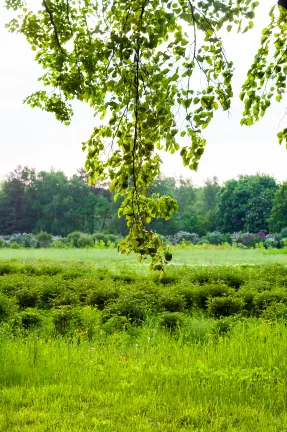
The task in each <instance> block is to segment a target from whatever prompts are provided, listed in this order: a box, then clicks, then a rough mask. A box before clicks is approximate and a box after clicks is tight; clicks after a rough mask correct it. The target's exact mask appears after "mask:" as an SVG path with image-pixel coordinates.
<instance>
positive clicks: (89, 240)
mask: <svg viewBox="0 0 287 432" xmlns="http://www.w3.org/2000/svg"><path fill="white" fill-rule="evenodd" d="M77 245H78V247H79V248H89V247H93V246H94V239H93V236H91V235H82V236H81V237H80V238H79V239H78V241H77Z"/></svg>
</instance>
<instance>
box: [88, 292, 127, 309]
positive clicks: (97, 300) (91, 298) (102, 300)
mask: <svg viewBox="0 0 287 432" xmlns="http://www.w3.org/2000/svg"><path fill="white" fill-rule="evenodd" d="M118 296H119V293H118V292H117V291H116V290H115V289H112V288H109V287H105V286H103V287H99V288H97V289H94V290H92V291H90V292H89V293H88V295H87V298H86V303H87V304H88V305H90V306H96V307H97V308H98V309H99V310H103V309H104V308H105V306H106V305H107V304H108V303H109V302H111V301H113V300H115V299H116V298H118Z"/></svg>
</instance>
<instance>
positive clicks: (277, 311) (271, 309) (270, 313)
mask: <svg viewBox="0 0 287 432" xmlns="http://www.w3.org/2000/svg"><path fill="white" fill-rule="evenodd" d="M261 317H262V318H264V319H266V320H272V321H273V320H277V319H280V318H284V319H287V305H286V304H283V303H273V304H270V305H269V306H267V308H266V309H265V310H264V311H263V312H262V314H261Z"/></svg>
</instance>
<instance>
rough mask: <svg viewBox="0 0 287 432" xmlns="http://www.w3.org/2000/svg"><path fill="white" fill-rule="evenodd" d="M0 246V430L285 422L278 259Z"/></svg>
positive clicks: (284, 283) (285, 358) (284, 298)
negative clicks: (156, 261) (157, 260)
mask: <svg viewBox="0 0 287 432" xmlns="http://www.w3.org/2000/svg"><path fill="white" fill-rule="evenodd" d="M0 252H1V253H3V254H2V256H1V259H0V431H1V432H2V431H3V432H4V431H5V432H6V431H7V432H16V431H17V432H18V431H21V432H22V431H23V432H28V431H29V432H30V431H31V432H40V431H43V432H44V431H59V432H60V431H72V432H74V431H75V432H76V431H99V432H124V431H135V432H138V431H162V432H164V431H170V432H173V431H179V432H181V431H183V432H185V431H200V432H201V431H202V432H221V431H227V432H229V431H230V432H231V431H232V432H234V431H240V432H241V431H244V432H245V431H246V432H247V431H248V432H249V431H258V432H265V431H266V432H267V431H268V432H269V431H271V432H273V431H274V432H275V431H276V432H277V431H278V432H279V431H285V430H287V414H286V412H287V411H286V408H287V407H286V404H287V378H286V377H287V329H286V318H287V267H286V257H287V256H286V255H284V254H272V253H266V252H264V251H262V250H252V251H251V250H243V251H241V250H233V249H229V250H226V249H220V248H217V249H216V248H214V249H208V250H204V249H201V250H196V249H186V250H184V249H177V250H174V262H175V264H177V265H171V266H169V267H168V269H167V271H166V275H165V276H164V278H162V279H160V278H159V275H158V274H156V273H150V272H149V271H148V269H147V268H146V266H139V265H136V263H135V261H136V260H135V258H134V257H120V258H119V259H118V257H117V254H116V252H115V251H114V250H49V249H47V250H4V251H0ZM181 264H182V265H181ZM187 264H192V265H187Z"/></svg>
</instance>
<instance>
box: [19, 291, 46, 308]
mask: <svg viewBox="0 0 287 432" xmlns="http://www.w3.org/2000/svg"><path fill="white" fill-rule="evenodd" d="M39 300H40V295H39V292H38V290H36V289H29V288H22V289H19V290H18V291H17V292H16V301H17V303H18V305H19V307H20V308H21V309H25V308H33V307H36V305H37V304H38V302H39Z"/></svg>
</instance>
